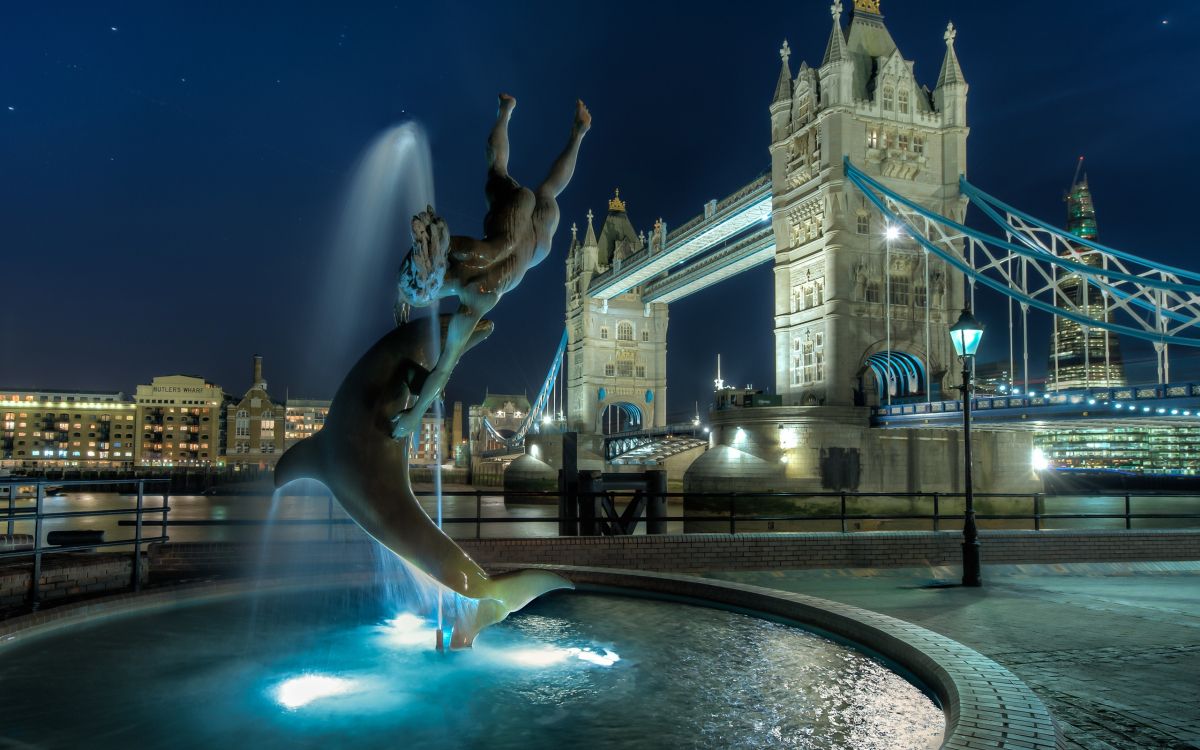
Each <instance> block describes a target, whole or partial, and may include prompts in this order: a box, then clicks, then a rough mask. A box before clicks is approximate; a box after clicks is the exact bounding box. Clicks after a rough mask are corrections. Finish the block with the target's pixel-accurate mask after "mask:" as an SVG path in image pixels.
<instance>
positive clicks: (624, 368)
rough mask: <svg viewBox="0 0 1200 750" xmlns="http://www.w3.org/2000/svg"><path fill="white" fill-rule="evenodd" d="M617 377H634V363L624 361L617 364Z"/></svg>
mask: <svg viewBox="0 0 1200 750" xmlns="http://www.w3.org/2000/svg"><path fill="white" fill-rule="evenodd" d="M617 375H618V376H619V377H622V378H632V377H633V362H632V361H630V360H628V359H623V360H621V361H620V362H618V363H617Z"/></svg>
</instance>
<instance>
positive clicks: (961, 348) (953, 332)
mask: <svg viewBox="0 0 1200 750" xmlns="http://www.w3.org/2000/svg"><path fill="white" fill-rule="evenodd" d="M982 339H983V324H982V323H980V322H979V321H978V320H976V319H975V316H974V315H972V314H971V308H969V307H967V308H964V309H963V311H962V315H960V316H958V322H957V323H955V324H954V325H952V326H950V340H951V341H952V342H953V343H954V351H955V352H956V353H957V354H958V356H960V357H974V356H975V352H977V351H979V342H980V341H981V340H982ZM1031 395H1032V394H1031Z"/></svg>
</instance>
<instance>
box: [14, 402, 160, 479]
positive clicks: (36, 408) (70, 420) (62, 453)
mask: <svg viewBox="0 0 1200 750" xmlns="http://www.w3.org/2000/svg"><path fill="white" fill-rule="evenodd" d="M136 416H137V415H136V406H135V404H134V402H133V401H131V400H130V399H129V397H128V396H126V395H125V394H124V393H121V392H119V391H66V390H53V389H17V388H9V389H5V388H0V468H6V469H27V470H28V469H32V470H37V469H46V468H67V467H81V468H95V469H121V468H128V467H131V466H133V463H134V460H135V455H136V452H137V451H136V448H135V445H136V443H137V425H136V422H137V419H136Z"/></svg>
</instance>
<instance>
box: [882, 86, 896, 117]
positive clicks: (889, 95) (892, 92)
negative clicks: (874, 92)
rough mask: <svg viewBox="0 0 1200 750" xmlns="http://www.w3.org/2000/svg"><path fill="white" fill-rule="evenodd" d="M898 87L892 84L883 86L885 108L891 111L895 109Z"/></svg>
mask: <svg viewBox="0 0 1200 750" xmlns="http://www.w3.org/2000/svg"><path fill="white" fill-rule="evenodd" d="M895 100H896V89H894V88H892V87H891V86H884V87H883V108H884V109H886V110H888V111H889V112H890V111H891V110H893V109H895V107H896V105H895Z"/></svg>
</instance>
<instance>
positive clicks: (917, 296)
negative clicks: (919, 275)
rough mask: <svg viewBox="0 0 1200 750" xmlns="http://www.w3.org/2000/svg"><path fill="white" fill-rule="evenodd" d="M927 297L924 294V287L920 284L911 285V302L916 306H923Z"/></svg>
mask: <svg viewBox="0 0 1200 750" xmlns="http://www.w3.org/2000/svg"><path fill="white" fill-rule="evenodd" d="M926 299H928V297H927V296H926V294H925V287H924V286H922V285H919V286H916V287H913V304H914V305H916V306H917V307H924V306H925V301H926Z"/></svg>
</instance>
